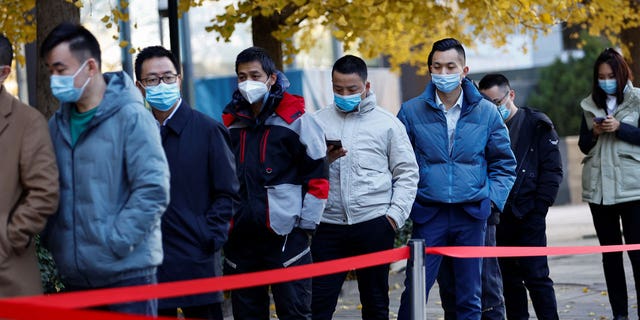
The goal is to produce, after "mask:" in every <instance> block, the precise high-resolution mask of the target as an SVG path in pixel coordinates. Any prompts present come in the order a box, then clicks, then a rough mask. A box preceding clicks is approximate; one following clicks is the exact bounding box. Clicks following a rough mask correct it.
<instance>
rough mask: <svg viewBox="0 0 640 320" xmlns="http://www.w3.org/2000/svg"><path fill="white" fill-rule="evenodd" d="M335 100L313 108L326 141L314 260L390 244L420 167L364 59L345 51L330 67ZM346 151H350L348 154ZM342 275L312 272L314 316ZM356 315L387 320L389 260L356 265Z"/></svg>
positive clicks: (327, 315)
mask: <svg viewBox="0 0 640 320" xmlns="http://www.w3.org/2000/svg"><path fill="white" fill-rule="evenodd" d="M331 79H332V82H333V93H334V103H333V104H332V105H330V106H328V107H326V108H324V109H321V110H319V111H317V112H316V113H315V116H316V119H318V121H319V122H320V124H322V126H323V128H324V131H325V134H326V136H327V139H332V140H334V139H337V140H340V141H341V145H342V147H336V146H334V145H328V148H329V151H328V157H329V159H335V158H338V157H340V158H339V159H337V160H335V161H333V162H332V163H331V165H330V167H329V185H330V186H331V188H330V189H329V198H328V201H327V207H326V208H325V210H324V214H323V215H322V220H321V223H320V225H319V226H318V230H317V232H316V235H315V237H314V239H313V244H312V246H311V253H312V255H313V261H315V262H320V261H327V260H334V259H339V258H346V257H350V256H355V255H361V254H366V253H372V252H377V251H383V250H388V249H391V248H393V242H394V239H395V235H396V231H397V230H398V229H399V228H401V227H402V226H403V225H404V222H405V220H407V218H408V217H409V211H410V210H411V205H412V204H413V200H414V199H415V194H416V188H417V184H418V165H417V163H416V158H415V155H414V153H413V148H412V147H411V143H410V142H409V138H408V137H407V132H406V130H405V129H404V126H403V125H402V123H401V122H400V121H399V120H398V119H397V118H396V117H395V116H394V115H393V114H391V113H390V112H388V111H386V110H384V109H383V108H382V107H380V106H378V105H377V102H376V95H375V94H374V93H373V92H372V91H371V90H370V83H369V81H367V65H366V64H365V62H364V60H362V59H360V58H358V57H355V56H352V55H346V56H344V57H342V58H340V59H338V60H337V61H336V63H335V64H334V65H333V70H332V72H331ZM347 150H348V152H347ZM346 275H347V273H346V272H342V273H338V274H333V275H328V276H322V277H316V278H313V290H312V292H313V299H312V304H311V307H312V310H313V319H316V320H320V319H326V320H329V319H331V318H332V316H333V312H334V311H335V308H336V304H337V302H338V296H339V295H340V290H341V288H342V284H343V282H344V280H345V277H346ZM356 275H357V279H358V288H359V290H360V301H361V302H362V319H365V320H371V319H389V265H380V266H375V267H371V268H366V269H360V270H356Z"/></svg>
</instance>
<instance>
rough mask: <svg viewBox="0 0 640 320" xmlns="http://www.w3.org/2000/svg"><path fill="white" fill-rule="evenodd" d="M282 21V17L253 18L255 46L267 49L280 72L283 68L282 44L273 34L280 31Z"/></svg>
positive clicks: (259, 16) (252, 29) (252, 33)
mask: <svg viewBox="0 0 640 320" xmlns="http://www.w3.org/2000/svg"><path fill="white" fill-rule="evenodd" d="M280 19H281V17H280V15H273V16H270V17H264V16H261V15H257V16H253V17H251V35H252V37H253V45H254V46H256V47H261V48H263V49H265V50H266V51H267V53H268V54H269V56H270V57H271V59H273V62H275V64H276V68H277V69H278V70H282V67H283V64H282V61H283V58H284V57H283V55H282V42H281V41H280V40H278V39H276V38H274V37H273V35H272V34H271V33H272V32H273V31H276V30H278V27H279V26H280Z"/></svg>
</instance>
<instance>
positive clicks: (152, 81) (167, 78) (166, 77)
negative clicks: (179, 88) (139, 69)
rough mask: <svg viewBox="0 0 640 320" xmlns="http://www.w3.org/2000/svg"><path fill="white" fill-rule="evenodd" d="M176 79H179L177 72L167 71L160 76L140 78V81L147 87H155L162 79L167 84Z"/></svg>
mask: <svg viewBox="0 0 640 320" xmlns="http://www.w3.org/2000/svg"><path fill="white" fill-rule="evenodd" d="M176 80H178V75H177V74H174V73H165V74H163V75H162V76H160V77H157V76H150V77H146V78H144V79H140V82H142V84H144V86H145V87H155V86H157V85H159V84H160V81H162V82H164V83H166V84H172V83H175V82H176Z"/></svg>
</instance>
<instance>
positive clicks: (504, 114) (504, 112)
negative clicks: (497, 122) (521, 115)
mask: <svg viewBox="0 0 640 320" xmlns="http://www.w3.org/2000/svg"><path fill="white" fill-rule="evenodd" d="M498 112H500V116H501V117H502V120H504V121H507V118H509V115H510V114H511V110H509V109H507V104H506V103H505V104H503V105H500V106H499V107H498Z"/></svg>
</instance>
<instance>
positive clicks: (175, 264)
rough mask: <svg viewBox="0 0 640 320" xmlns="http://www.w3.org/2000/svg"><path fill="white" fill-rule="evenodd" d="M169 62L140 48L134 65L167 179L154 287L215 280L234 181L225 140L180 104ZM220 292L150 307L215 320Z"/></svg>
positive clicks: (222, 131) (223, 131)
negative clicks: (166, 203)
mask: <svg viewBox="0 0 640 320" xmlns="http://www.w3.org/2000/svg"><path fill="white" fill-rule="evenodd" d="M179 70H180V67H179V65H178V63H177V61H176V59H175V57H174V56H173V54H172V53H171V52H170V51H169V50H167V49H165V48H163V47H161V46H152V47H147V48H144V49H143V50H142V51H141V52H140V53H139V54H138V56H137V57H136V62H135V73H136V79H138V81H137V86H138V88H139V89H140V91H141V92H142V95H143V96H144V97H145V99H146V101H147V102H148V103H149V105H150V106H151V111H152V113H153V115H154V117H155V118H156V121H157V122H158V126H159V127H160V129H161V132H162V146H163V147H164V151H165V153H166V155H167V160H168V161H169V170H170V172H171V188H170V189H171V197H170V198H171V202H169V208H168V209H167V211H166V212H165V213H164V215H163V216H162V247H163V250H164V260H163V261H162V265H161V266H160V267H159V268H158V282H169V281H179V280H190V279H197V278H209V277H214V276H220V275H222V270H221V254H220V252H221V249H222V245H224V243H225V242H226V240H227V233H228V230H229V220H230V219H231V216H232V215H233V209H234V206H235V205H234V202H235V201H237V194H238V179H237V177H236V174H235V160H234V157H233V153H232V152H231V148H230V141H229V132H228V131H227V128H225V127H224V126H223V125H222V124H221V123H220V122H218V121H215V120H214V119H212V118H210V117H208V116H207V115H205V114H203V113H201V112H198V111H197V110H193V109H191V107H190V106H189V105H188V104H187V103H186V102H185V101H183V100H182V99H181V98H180V96H181V95H180V85H181V83H182V78H181V77H180V73H179ZM222 300H223V297H222V293H221V292H211V293H207V294H201V295H191V296H185V297H177V298H171V299H161V300H160V301H159V302H158V314H159V315H163V316H170V317H174V318H175V317H176V316H177V308H181V310H182V315H183V316H184V317H186V318H190V319H191V318H193V319H213V320H222V319H223V315H222V306H221V302H222Z"/></svg>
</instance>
